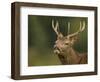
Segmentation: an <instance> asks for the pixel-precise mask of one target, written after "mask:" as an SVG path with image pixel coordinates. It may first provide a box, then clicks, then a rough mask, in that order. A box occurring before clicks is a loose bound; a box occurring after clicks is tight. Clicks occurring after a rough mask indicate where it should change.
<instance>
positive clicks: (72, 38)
mask: <svg viewBox="0 0 100 82" xmlns="http://www.w3.org/2000/svg"><path fill="white" fill-rule="evenodd" d="M69 40H70V42H71V43H72V44H73V43H74V42H76V41H77V40H78V36H74V37H70V38H69Z"/></svg>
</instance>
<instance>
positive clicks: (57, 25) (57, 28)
mask: <svg viewBox="0 0 100 82" xmlns="http://www.w3.org/2000/svg"><path fill="white" fill-rule="evenodd" d="M52 28H53V29H54V31H55V32H56V34H57V35H59V32H58V30H59V24H58V21H57V22H56V25H55V26H54V20H52Z"/></svg>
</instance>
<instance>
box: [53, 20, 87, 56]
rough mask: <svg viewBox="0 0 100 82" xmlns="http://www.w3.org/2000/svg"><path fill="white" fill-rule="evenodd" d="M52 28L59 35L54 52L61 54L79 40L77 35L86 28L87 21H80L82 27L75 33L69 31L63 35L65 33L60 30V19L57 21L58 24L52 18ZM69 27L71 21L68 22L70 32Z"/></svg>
mask: <svg viewBox="0 0 100 82" xmlns="http://www.w3.org/2000/svg"><path fill="white" fill-rule="evenodd" d="M52 28H53V30H54V31H55V33H56V35H57V40H56V41H55V45H54V53H56V54H61V53H64V52H65V51H67V49H69V48H72V46H73V44H74V43H75V41H77V36H78V35H79V34H80V33H81V32H82V31H84V29H85V21H83V24H82V23H81V22H80V28H79V29H78V30H77V31H76V32H75V33H72V34H69V33H68V35H66V36H63V34H62V33H61V32H60V29H59V23H58V21H56V24H55V25H54V20H52ZM69 29H70V22H68V32H69Z"/></svg>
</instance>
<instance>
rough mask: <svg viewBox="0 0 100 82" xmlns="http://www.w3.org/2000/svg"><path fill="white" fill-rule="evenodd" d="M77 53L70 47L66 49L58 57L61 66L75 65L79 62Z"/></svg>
mask: <svg viewBox="0 0 100 82" xmlns="http://www.w3.org/2000/svg"><path fill="white" fill-rule="evenodd" d="M78 54H79V53H78V52H76V51H75V50H74V49H73V48H72V47H71V48H68V49H67V50H66V51H65V52H63V54H62V55H60V56H59V58H61V62H62V64H77V63H79V61H80V59H81V58H80V56H79V55H78Z"/></svg>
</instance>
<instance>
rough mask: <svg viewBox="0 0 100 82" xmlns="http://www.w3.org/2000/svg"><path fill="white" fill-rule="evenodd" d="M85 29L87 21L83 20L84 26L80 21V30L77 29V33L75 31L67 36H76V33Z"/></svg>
mask: <svg viewBox="0 0 100 82" xmlns="http://www.w3.org/2000/svg"><path fill="white" fill-rule="evenodd" d="M84 29H85V21H83V26H82V24H81V22H80V28H79V30H78V31H77V32H75V33H73V34H69V35H68V36H67V37H69V38H70V37H73V36H76V35H78V34H79V33H80V32H82V31H84Z"/></svg>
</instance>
